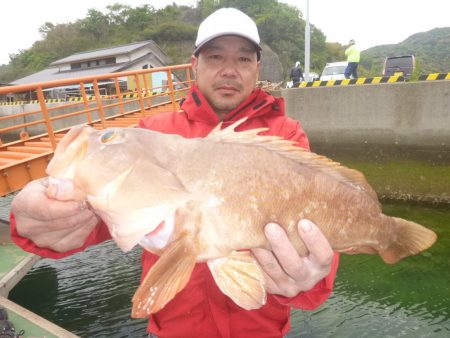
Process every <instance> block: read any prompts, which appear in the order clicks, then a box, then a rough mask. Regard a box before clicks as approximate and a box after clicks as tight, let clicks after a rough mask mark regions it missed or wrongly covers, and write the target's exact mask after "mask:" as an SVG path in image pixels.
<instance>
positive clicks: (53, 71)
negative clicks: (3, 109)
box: [11, 40, 169, 85]
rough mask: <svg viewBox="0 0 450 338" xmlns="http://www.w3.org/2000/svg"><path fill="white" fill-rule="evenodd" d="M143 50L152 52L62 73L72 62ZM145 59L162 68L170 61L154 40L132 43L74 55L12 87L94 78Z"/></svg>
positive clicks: (13, 83)
mask: <svg viewBox="0 0 450 338" xmlns="http://www.w3.org/2000/svg"><path fill="white" fill-rule="evenodd" d="M141 48H149V49H150V50H151V52H149V53H147V54H146V55H144V56H141V57H139V58H136V59H133V60H131V61H128V62H121V63H115V64H111V65H104V66H97V67H92V68H81V69H72V70H65V71H61V70H60V66H61V65H63V64H70V63H72V62H80V61H87V60H95V59H101V58H106V57H109V56H111V57H112V56H119V55H123V54H131V53H133V52H135V51H137V50H138V49H141ZM144 59H150V60H152V62H153V64H154V65H156V66H158V67H161V66H165V65H166V64H167V62H168V61H169V58H168V57H167V55H166V54H165V53H164V52H163V51H162V50H161V48H160V47H159V46H158V45H157V44H156V43H155V42H154V41H152V40H148V41H142V42H135V43H130V44H127V45H123V46H118V47H112V48H103V49H98V50H94V51H88V52H83V53H78V54H73V55H71V56H68V57H66V58H63V59H60V60H57V61H54V62H52V63H51V64H50V67H49V68H47V69H44V70H41V71H39V72H37V73H34V74H31V75H28V76H25V77H23V78H20V79H17V80H14V81H12V82H11V84H12V85H21V84H29V83H37V82H45V81H54V80H65V79H71V78H77V77H83V76H93V75H100V74H108V73H115V72H120V71H124V70H130V69H133V68H132V66H133V65H134V64H136V63H138V62H140V61H142V60H144Z"/></svg>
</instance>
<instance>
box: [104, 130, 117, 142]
mask: <svg viewBox="0 0 450 338" xmlns="http://www.w3.org/2000/svg"><path fill="white" fill-rule="evenodd" d="M116 136H117V133H116V131H115V130H108V131H106V132H105V133H103V135H102V136H101V137H100V142H102V143H108V142H110V141H111V140H113V139H114V138H115V137H116Z"/></svg>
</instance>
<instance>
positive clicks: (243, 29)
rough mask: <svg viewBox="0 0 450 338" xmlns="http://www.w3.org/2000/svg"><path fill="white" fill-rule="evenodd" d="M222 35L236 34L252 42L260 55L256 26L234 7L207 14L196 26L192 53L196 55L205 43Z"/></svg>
mask: <svg viewBox="0 0 450 338" xmlns="http://www.w3.org/2000/svg"><path fill="white" fill-rule="evenodd" d="M224 35H237V36H241V37H243V38H246V39H247V40H249V41H251V42H253V44H254V45H255V48H256V53H257V55H258V60H259V59H260V57H261V46H260V45H259V42H260V39H259V34H258V28H257V27H256V24H255V22H254V21H253V20H252V19H251V18H250V17H249V16H248V15H247V14H245V13H243V12H241V11H240V10H238V9H236V8H221V9H218V10H217V11H215V12H214V13H212V14H211V15H209V16H208V17H207V18H206V19H205V20H203V22H202V23H201V24H200V26H199V27H198V34H197V40H196V41H195V50H194V55H195V56H198V54H199V52H200V49H201V48H202V47H203V46H204V45H205V43H207V42H209V41H211V40H212V39H215V38H217V37H219V36H224Z"/></svg>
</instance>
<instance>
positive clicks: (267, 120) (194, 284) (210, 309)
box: [11, 86, 338, 338]
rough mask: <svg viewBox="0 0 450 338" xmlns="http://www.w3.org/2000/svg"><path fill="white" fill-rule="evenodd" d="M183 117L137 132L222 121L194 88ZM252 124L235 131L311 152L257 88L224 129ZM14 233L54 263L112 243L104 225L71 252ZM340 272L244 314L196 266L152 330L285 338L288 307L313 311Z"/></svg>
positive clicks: (190, 131)
mask: <svg viewBox="0 0 450 338" xmlns="http://www.w3.org/2000/svg"><path fill="white" fill-rule="evenodd" d="M181 108H182V110H183V111H182V112H171V113H162V114H158V115H156V116H152V117H148V118H145V119H143V120H141V121H140V123H139V127H141V128H147V129H152V130H157V131H161V132H164V133H171V134H179V135H182V136H184V137H189V138H191V137H204V136H206V135H208V133H209V132H210V131H211V130H212V129H213V128H214V127H215V126H217V124H218V123H219V122H220V121H219V119H218V117H217V114H216V113H215V112H214V111H213V110H212V108H211V107H210V106H209V104H208V103H207V102H206V100H205V99H204V97H203V96H202V94H201V93H200V92H199V91H198V88H197V87H196V86H193V87H192V89H191V91H190V93H189V94H188V96H187V98H186V100H185V101H184V102H183V103H182V105H181ZM244 116H247V117H248V120H247V121H245V122H244V123H243V124H242V125H240V126H239V127H238V128H237V130H245V129H252V128H259V127H268V128H270V129H269V131H268V132H266V134H268V135H279V136H282V137H284V138H286V139H291V140H295V141H297V144H298V145H299V146H301V147H304V148H307V149H309V144H308V140H307V137H306V135H305V133H304V131H303V130H302V128H301V126H300V124H299V122H297V121H295V120H292V119H289V118H287V117H286V116H285V113H284V100H283V99H281V98H274V97H273V96H271V95H269V94H267V93H266V92H264V91H262V90H260V89H256V90H254V92H253V93H252V95H251V96H250V97H249V98H248V99H247V100H245V101H244V102H243V103H241V104H240V105H239V107H237V108H236V109H234V110H233V111H231V112H229V113H228V114H227V115H226V116H225V118H224V120H223V127H226V126H228V125H230V124H231V123H233V122H235V121H237V120H239V119H241V118H243V117H244ZM11 233H12V237H13V239H14V241H15V242H16V243H17V244H18V245H19V246H21V247H22V248H23V249H25V250H27V251H30V252H34V253H36V254H38V255H41V256H44V257H50V258H60V257H64V256H67V255H69V254H72V253H74V252H77V251H80V250H83V249H85V248H86V247H87V246H89V245H93V244H96V243H99V242H102V241H104V240H106V239H109V238H110V236H109V233H108V231H107V229H106V226H105V225H104V224H103V223H100V224H99V225H98V226H97V228H96V229H95V230H94V231H93V233H91V235H90V236H89V238H88V239H87V241H86V243H85V245H84V246H83V247H82V248H80V249H78V250H72V251H70V252H67V253H63V254H61V253H56V252H54V251H52V250H48V249H41V248H37V247H36V246H35V245H34V243H32V242H31V241H29V240H28V239H25V238H23V237H20V236H19V235H18V234H17V232H16V229H15V221H14V216H13V215H11ZM157 259H158V257H157V256H156V255H153V254H151V253H149V252H147V251H145V250H144V251H143V253H142V268H143V271H142V276H145V275H146V274H147V272H148V271H149V269H150V267H151V266H152V265H153V264H154V263H155V262H156V260H157ZM337 267H338V255H337V254H335V257H334V261H333V266H332V269H331V272H330V274H329V275H328V276H327V277H326V278H324V279H323V280H322V281H320V282H319V283H318V284H317V285H316V286H315V287H314V288H313V289H311V290H310V291H308V292H301V293H300V294H298V295H297V296H296V297H293V298H285V297H281V296H275V295H268V297H267V303H266V305H264V306H263V307H262V308H260V309H258V310H252V311H246V310H243V309H242V308H240V307H239V306H237V305H236V304H235V303H234V302H233V301H232V300H231V299H230V298H228V297H227V296H225V295H224V294H223V293H222V292H221V291H220V290H219V288H218V287H217V285H216V283H215V282H214V279H213V278H212V276H211V274H210V272H209V270H208V267H207V265H206V264H205V263H199V264H197V265H196V267H195V269H194V271H193V273H192V276H191V279H190V280H189V282H188V284H187V285H186V287H185V288H184V289H183V290H182V291H180V292H179V293H178V294H177V296H176V297H175V298H174V299H173V300H172V301H170V302H169V303H168V304H167V305H166V306H165V307H164V308H163V309H162V310H161V311H159V312H158V313H156V314H153V315H151V317H150V320H149V325H148V330H149V331H150V332H153V333H155V334H156V335H157V336H158V337H160V338H164V337H227V338H234V337H259V338H263V337H281V336H283V335H284V334H286V333H287V332H288V331H289V327H290V307H291V306H292V307H296V308H301V309H306V310H312V309H314V308H316V307H317V306H319V305H320V304H322V303H323V302H324V301H325V300H326V299H327V298H328V296H329V295H330V293H331V291H332V287H333V282H334V277H335V275H336V270H337Z"/></svg>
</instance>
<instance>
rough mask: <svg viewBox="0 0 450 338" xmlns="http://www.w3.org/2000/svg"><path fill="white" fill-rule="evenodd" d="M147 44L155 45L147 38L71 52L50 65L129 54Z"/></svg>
mask: <svg viewBox="0 0 450 338" xmlns="http://www.w3.org/2000/svg"><path fill="white" fill-rule="evenodd" d="M148 45H156V44H155V43H154V42H153V41H152V40H148V41H140V42H133V43H130V44H127V45H122V46H117V47H111V48H102V49H97V50H92V51H87V52H82V53H77V54H73V55H70V56H68V57H65V58H63V59H59V60H56V61H54V62H52V63H51V64H50V65H51V66H56V65H60V64H64V63H70V62H75V61H76V62H78V61H84V60H92V59H99V58H105V57H108V56H117V55H121V54H129V53H132V52H134V51H136V50H138V49H140V48H143V47H146V46H148Z"/></svg>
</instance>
